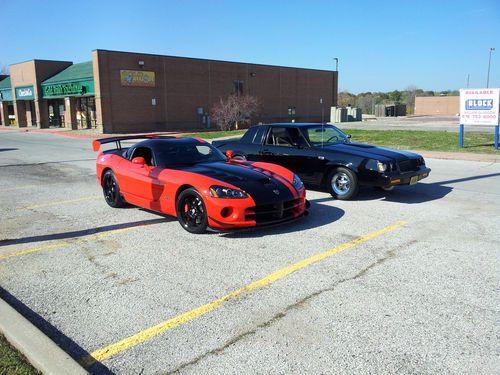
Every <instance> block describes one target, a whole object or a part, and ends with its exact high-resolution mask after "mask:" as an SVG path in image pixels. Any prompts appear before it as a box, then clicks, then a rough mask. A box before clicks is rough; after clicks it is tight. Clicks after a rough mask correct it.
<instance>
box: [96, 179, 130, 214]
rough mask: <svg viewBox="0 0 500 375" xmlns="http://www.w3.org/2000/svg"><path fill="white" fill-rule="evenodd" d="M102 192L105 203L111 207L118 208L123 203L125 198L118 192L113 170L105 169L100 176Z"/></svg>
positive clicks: (118, 188)
mask: <svg viewBox="0 0 500 375" xmlns="http://www.w3.org/2000/svg"><path fill="white" fill-rule="evenodd" d="M102 192H103V194H104V199H105V200H106V203H107V204H108V205H110V206H111V207H113V208H119V207H123V206H124V205H125V203H126V202H125V199H123V197H122V195H121V193H120V187H119V186H118V181H116V177H115V174H114V173H113V171H106V173H104V176H102Z"/></svg>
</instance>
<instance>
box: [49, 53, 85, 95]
mask: <svg viewBox="0 0 500 375" xmlns="http://www.w3.org/2000/svg"><path fill="white" fill-rule="evenodd" d="M41 86H42V97H43V98H44V99H49V98H63V97H66V96H86V95H94V69H93V65H92V61H87V62H84V63H79V64H73V65H71V66H69V67H67V68H66V69H64V70H63V71H62V72H59V73H57V74H56V75H55V76H52V77H50V78H49V79H46V80H45V81H43V82H42V84H41Z"/></svg>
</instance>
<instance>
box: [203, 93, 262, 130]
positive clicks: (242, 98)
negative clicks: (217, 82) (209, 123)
mask: <svg viewBox="0 0 500 375" xmlns="http://www.w3.org/2000/svg"><path fill="white" fill-rule="evenodd" d="M258 109H259V101H258V100H257V98H255V97H253V96H250V95H229V96H228V97H227V98H226V99H225V100H224V99H222V98H221V99H220V100H219V102H218V103H216V104H215V105H214V106H213V107H212V110H211V111H210V112H211V113H210V115H211V117H212V120H214V121H215V123H216V124H217V126H218V127H219V128H220V129H221V130H232V129H236V128H238V124H245V123H248V122H250V118H251V117H252V116H253V115H255V114H256V113H257V111H258Z"/></svg>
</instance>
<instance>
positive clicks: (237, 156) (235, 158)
mask: <svg viewBox="0 0 500 375" xmlns="http://www.w3.org/2000/svg"><path fill="white" fill-rule="evenodd" d="M233 159H234V160H243V161H245V160H247V158H246V157H245V156H244V155H234V156H233Z"/></svg>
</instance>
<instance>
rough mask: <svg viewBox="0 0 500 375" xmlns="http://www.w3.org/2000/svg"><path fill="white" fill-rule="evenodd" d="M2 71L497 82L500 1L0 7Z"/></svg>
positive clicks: (435, 85) (387, 86)
mask: <svg viewBox="0 0 500 375" xmlns="http://www.w3.org/2000/svg"><path fill="white" fill-rule="evenodd" d="M0 13H1V14H2V23H1V24H2V28H1V29H2V32H1V35H2V37H1V40H2V42H1V52H0V67H1V66H4V65H9V64H12V63H17V62H21V61H26V60H31V59H34V58H36V59H54V60H70V61H74V62H82V61H87V60H90V59H91V51H92V50H93V49H109V50H120V51H134V52H146V53H154V54H162V55H173V56H187V57H198V58H208V59H218V60H228V61H241V62H252V63H260V64H272V65H284V66H294V67H306V68H314V69H328V70H333V69H334V61H333V58H334V57H338V58H339V77H340V79H339V88H340V89H342V90H348V91H351V92H354V93H358V92H362V91H391V90H396V89H399V90H402V89H404V88H406V87H408V86H410V85H413V86H417V87H419V88H422V89H425V90H446V89H459V88H461V87H465V84H466V78H467V74H470V87H484V86H485V85H486V75H487V68H488V56H489V48H490V47H495V48H496V51H495V52H493V55H492V62H491V71H490V87H500V1H499V0H489V1H488V0H469V1H462V0H459V1H446V0H442V1H438V0H434V1H426V0H417V1H405V0H400V1H319V0H318V1H315V0H311V1H306V0H303V1H291V0H288V1H285V0H276V1H272V0H268V1H263V0H252V1H248V0H247V1H237V0H233V1H217V0H212V1H209V0H206V1H194V0H183V1H148V0H142V1H137V0H136V1H128V0H123V1H114V0H113V1H111V0H110V1H107V0H100V1H94V0H86V1H79V2H75V1H59V0H45V1H34V0H33V1H24V0H16V1H9V0H0Z"/></svg>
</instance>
